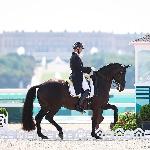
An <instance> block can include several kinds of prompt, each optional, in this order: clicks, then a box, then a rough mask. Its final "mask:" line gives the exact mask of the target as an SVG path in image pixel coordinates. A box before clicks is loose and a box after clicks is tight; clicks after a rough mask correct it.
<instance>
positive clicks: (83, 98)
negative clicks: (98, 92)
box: [76, 89, 89, 113]
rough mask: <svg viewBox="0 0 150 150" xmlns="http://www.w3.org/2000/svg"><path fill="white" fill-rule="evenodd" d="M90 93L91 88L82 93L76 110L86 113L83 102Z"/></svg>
mask: <svg viewBox="0 0 150 150" xmlns="http://www.w3.org/2000/svg"><path fill="white" fill-rule="evenodd" d="M88 95H89V89H87V90H85V91H84V93H82V94H81V97H80V99H79V103H78V104H77V106H76V110H77V111H79V112H82V113H85V111H84V109H83V108H82V104H83V102H84V100H85V98H86V97H87V96H88Z"/></svg>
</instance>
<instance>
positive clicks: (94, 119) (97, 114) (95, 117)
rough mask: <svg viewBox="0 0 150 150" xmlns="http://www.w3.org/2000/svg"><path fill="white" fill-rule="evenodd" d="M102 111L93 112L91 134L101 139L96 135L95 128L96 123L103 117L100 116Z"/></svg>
mask: <svg viewBox="0 0 150 150" xmlns="http://www.w3.org/2000/svg"><path fill="white" fill-rule="evenodd" d="M102 112H103V111H97V112H93V117H92V132H91V136H92V137H95V138H96V139H101V137H99V136H97V134H96V133H95V130H96V129H97V125H99V124H100V123H101V122H102V121H103V119H104V117H103V116H102Z"/></svg>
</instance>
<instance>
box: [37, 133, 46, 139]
mask: <svg viewBox="0 0 150 150" xmlns="http://www.w3.org/2000/svg"><path fill="white" fill-rule="evenodd" d="M38 136H39V137H41V138H42V139H48V137H47V136H45V135H43V134H42V133H40V134H38Z"/></svg>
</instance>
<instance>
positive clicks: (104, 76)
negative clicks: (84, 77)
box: [95, 63, 130, 92]
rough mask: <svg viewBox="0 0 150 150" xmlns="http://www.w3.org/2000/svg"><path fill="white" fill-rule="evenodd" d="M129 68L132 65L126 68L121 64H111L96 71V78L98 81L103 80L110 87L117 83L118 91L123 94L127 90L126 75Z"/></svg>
mask: <svg viewBox="0 0 150 150" xmlns="http://www.w3.org/2000/svg"><path fill="white" fill-rule="evenodd" d="M128 67H130V65H127V66H125V65H122V64H119V63H111V64H109V65H107V66H104V67H102V68H100V69H99V70H98V71H96V72H95V73H96V78H97V80H99V78H101V80H103V81H105V82H106V84H108V86H109V85H111V83H112V82H113V83H115V84H116V88H117V90H118V91H119V92H121V91H123V90H124V88H125V83H126V81H125V75H126V68H128ZM100 82H102V81H99V83H98V84H101V83H100Z"/></svg>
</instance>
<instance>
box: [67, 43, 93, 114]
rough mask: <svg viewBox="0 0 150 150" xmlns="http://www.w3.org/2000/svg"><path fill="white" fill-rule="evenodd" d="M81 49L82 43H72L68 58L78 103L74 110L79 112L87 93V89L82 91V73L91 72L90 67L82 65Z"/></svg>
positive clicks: (81, 109) (81, 110)
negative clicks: (70, 53)
mask: <svg viewBox="0 0 150 150" xmlns="http://www.w3.org/2000/svg"><path fill="white" fill-rule="evenodd" d="M83 49H84V47H83V44H82V43H80V42H76V43H74V44H73V52H72V56H71V58H70V68H71V70H72V73H71V79H72V82H73V86H74V89H75V93H76V95H77V96H78V97H79V103H78V104H77V106H76V110H77V111H80V112H83V111H84V110H83V108H82V104H83V101H84V99H85V98H86V97H87V96H88V95H89V90H85V91H84V89H83V88H82V81H83V73H88V74H91V73H92V69H91V68H90V67H83V62H82V60H81V58H80V57H79V54H80V53H81V52H82V50H83Z"/></svg>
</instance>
